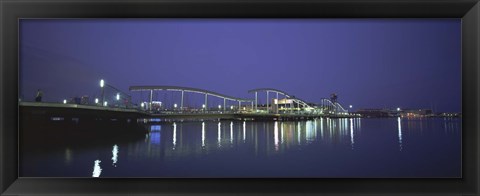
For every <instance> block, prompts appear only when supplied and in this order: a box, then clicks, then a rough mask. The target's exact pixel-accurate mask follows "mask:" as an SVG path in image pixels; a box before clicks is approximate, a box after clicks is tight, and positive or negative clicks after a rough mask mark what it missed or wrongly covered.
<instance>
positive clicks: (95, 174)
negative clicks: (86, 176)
mask: <svg viewBox="0 0 480 196" xmlns="http://www.w3.org/2000/svg"><path fill="white" fill-rule="evenodd" d="M100 162H102V161H100V160H95V165H94V166H93V173H92V177H94V178H98V177H100V174H101V173H102V168H100Z"/></svg>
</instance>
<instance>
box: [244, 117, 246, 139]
mask: <svg viewBox="0 0 480 196" xmlns="http://www.w3.org/2000/svg"><path fill="white" fill-rule="evenodd" d="M245 134H246V124H245V121H243V142H245V136H246V135H245Z"/></svg>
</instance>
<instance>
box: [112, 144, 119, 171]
mask: <svg viewBox="0 0 480 196" xmlns="http://www.w3.org/2000/svg"><path fill="white" fill-rule="evenodd" d="M112 161H113V163H112V165H114V166H115V167H117V165H115V164H116V163H117V161H118V146H117V145H116V144H115V145H113V150H112Z"/></svg>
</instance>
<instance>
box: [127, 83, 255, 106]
mask: <svg viewBox="0 0 480 196" xmlns="http://www.w3.org/2000/svg"><path fill="white" fill-rule="evenodd" d="M129 90H130V91H150V103H152V94H153V91H180V92H182V101H181V105H180V108H183V94H184V92H192V93H199V94H205V106H207V97H208V95H210V96H214V97H218V98H222V99H224V109H225V102H226V100H229V101H237V102H238V104H239V105H240V103H241V102H251V103H253V101H254V100H252V99H244V98H238V97H233V96H228V95H224V94H221V93H217V92H213V91H209V90H205V89H199V88H192V87H182V86H165V85H159V86H130V88H129Z"/></svg>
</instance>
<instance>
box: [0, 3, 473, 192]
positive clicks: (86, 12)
mask: <svg viewBox="0 0 480 196" xmlns="http://www.w3.org/2000/svg"><path fill="white" fill-rule="evenodd" d="M0 14H1V16H0V17H1V18H0V26H1V30H0V37H1V42H0V46H1V53H0V55H1V56H0V59H1V66H0V74H1V76H0V153H1V158H0V193H1V195H54V194H56V195H67V194H76V195H83V194H92V195H95V194H102V195H105V194H111V195H132V194H134V195H147V194H159V195H161V194H186V195H201V194H205V195H207V194H208V195H211V194H274V195H281V194H285V195H287V194H288V195H290V194H314V195H315V194H328V195H336V194H347V195H350V194H369V195H370V194H381V195H384V194H391V195H393V194H395V195H413V194H416V195H418V194H421V195H478V194H480V189H479V184H480V175H479V171H480V170H479V165H480V156H479V149H480V145H479V141H480V137H479V135H480V134H479V122H480V118H479V111H480V108H479V105H478V102H479V99H480V91H479V82H480V81H479V75H480V72H479V70H480V69H479V68H480V39H479V37H480V3H479V1H478V0H423V1H417V0H337V1H333V0H300V1H293V0H287V1H280V0H256V1H254V0H243V1H233V0H195V1H193V0H178V1H171V0H151V1H150V0H143V1H134V0H124V1H121V0H110V1H109V0H98V1H93V0H63V1H59V0H38V1H32V0H0ZM165 17H167V18H171V17H174V18H199V17H200V18H462V115H463V117H462V134H463V135H462V143H463V146H462V158H463V160H462V161H463V163H462V178H460V179H456V178H445V179H432V178H420V179H410V178H403V179H257V178H256V179H152V178H148V179H147V178H125V179H115V178H108V179H102V178H98V179H97V178H95V179H94V178H92V179H85V178H82V179H80V178H77V179H76V178H18V173H17V171H18V159H17V154H18V135H17V133H18V129H17V128H18V45H17V44H18V19H19V18H165Z"/></svg>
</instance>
